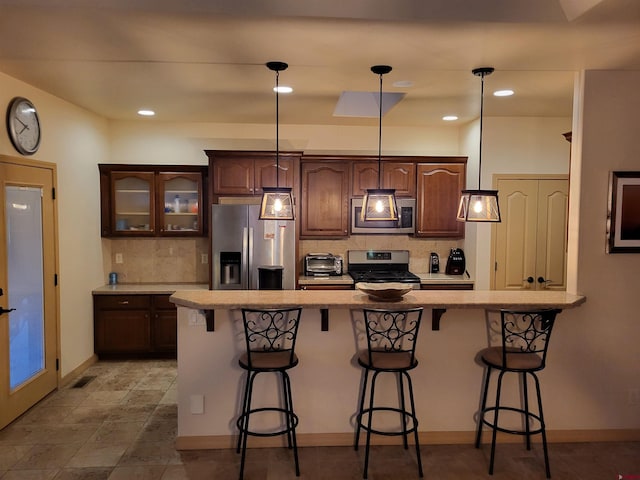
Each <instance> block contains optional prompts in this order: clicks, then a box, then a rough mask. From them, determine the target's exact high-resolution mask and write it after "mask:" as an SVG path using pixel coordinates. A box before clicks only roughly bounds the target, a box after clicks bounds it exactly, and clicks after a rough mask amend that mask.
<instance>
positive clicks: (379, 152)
mask: <svg viewBox="0 0 640 480" xmlns="http://www.w3.org/2000/svg"><path fill="white" fill-rule="evenodd" d="M379 104H380V105H379V107H380V112H379V115H378V119H379V120H378V188H379V189H380V188H382V187H381V185H382V74H380V101H379Z"/></svg>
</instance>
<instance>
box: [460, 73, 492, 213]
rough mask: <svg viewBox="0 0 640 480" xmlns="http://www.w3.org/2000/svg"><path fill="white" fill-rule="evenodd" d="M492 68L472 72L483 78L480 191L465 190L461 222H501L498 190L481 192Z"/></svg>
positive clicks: (479, 159) (461, 199)
mask: <svg viewBox="0 0 640 480" xmlns="http://www.w3.org/2000/svg"><path fill="white" fill-rule="evenodd" d="M493 71H494V69H493V68H492V67H482V68H476V69H474V70H472V73H473V74H474V75H476V76H478V77H480V78H481V94H480V151H479V154H478V190H463V191H462V195H461V197H460V205H459V206H458V215H457V220H459V221H461V222H499V221H500V206H499V205H498V191H497V190H480V182H481V178H482V120H483V116H484V77H485V76H487V75H491V74H492V73H493Z"/></svg>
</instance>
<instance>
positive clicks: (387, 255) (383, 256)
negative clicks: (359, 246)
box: [367, 251, 391, 260]
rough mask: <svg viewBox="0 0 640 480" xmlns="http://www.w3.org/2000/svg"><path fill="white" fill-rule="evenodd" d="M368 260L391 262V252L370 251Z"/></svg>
mask: <svg viewBox="0 0 640 480" xmlns="http://www.w3.org/2000/svg"><path fill="white" fill-rule="evenodd" d="M367 260H391V252H376V251H368V252H367Z"/></svg>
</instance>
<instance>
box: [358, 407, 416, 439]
mask: <svg viewBox="0 0 640 480" xmlns="http://www.w3.org/2000/svg"><path fill="white" fill-rule="evenodd" d="M380 411H384V412H394V413H398V414H400V415H404V416H405V417H406V418H407V419H410V420H411V425H410V426H408V427H407V429H406V430H398V431H393V432H390V431H386V430H376V429H375V428H371V429H370V428H369V426H368V424H367V423H365V422H363V421H362V417H364V416H365V415H371V414H372V413H373V412H380ZM356 421H357V422H358V423H359V424H360V428H362V429H363V430H364V431H365V432H371V433H375V434H376V435H387V436H396V435H403V436H404V435H407V434H408V433H411V432H414V431H416V430H417V429H418V418H417V417H416V415H415V414H412V413H411V412H409V411H407V410H402V409H400V408H394V407H373V408H365V409H364V410H362V413H361V414H360V415H358V417H357V418H356Z"/></svg>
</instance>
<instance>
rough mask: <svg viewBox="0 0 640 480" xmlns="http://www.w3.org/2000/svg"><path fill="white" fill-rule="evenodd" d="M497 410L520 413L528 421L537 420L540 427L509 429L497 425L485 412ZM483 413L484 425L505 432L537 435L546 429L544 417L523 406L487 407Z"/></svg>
mask: <svg viewBox="0 0 640 480" xmlns="http://www.w3.org/2000/svg"><path fill="white" fill-rule="evenodd" d="M496 410H498V411H503V410H506V411H509V412H515V413H519V414H520V415H522V416H523V417H524V418H525V419H526V421H527V422H528V421H529V419H531V418H532V419H534V420H535V421H537V422H538V425H539V427H538V428H530V429H529V431H526V430H515V429H509V428H505V427H501V426H499V425H496V424H495V423H494V422H493V421H489V420H487V419H486V418H485V414H486V413H487V412H496ZM480 413H481V415H482V423H483V424H484V425H486V426H487V427H489V428H491V429H495V430H497V431H499V432H503V433H509V434H512V435H536V434H540V433H542V432H543V431H544V423H543V422H542V419H541V418H540V416H539V415H536V414H535V413H531V412H527V411H525V410H524V409H522V408H515V407H487V408H485V409H484V410H482V411H481V412H480ZM494 419H495V413H494Z"/></svg>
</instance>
